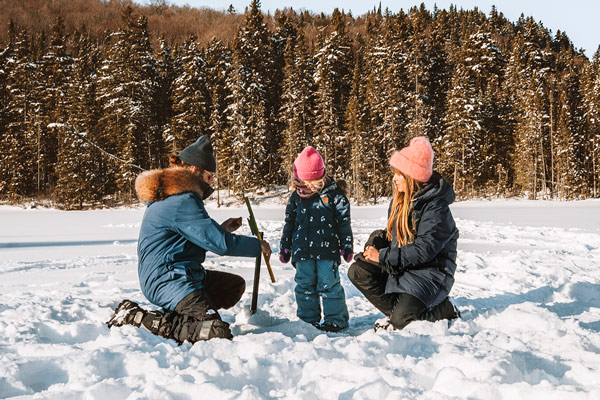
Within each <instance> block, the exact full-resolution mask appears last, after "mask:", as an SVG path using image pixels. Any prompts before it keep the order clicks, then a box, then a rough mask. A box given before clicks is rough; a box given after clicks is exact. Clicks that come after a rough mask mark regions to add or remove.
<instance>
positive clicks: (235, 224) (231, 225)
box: [221, 217, 242, 232]
mask: <svg viewBox="0 0 600 400" xmlns="http://www.w3.org/2000/svg"><path fill="white" fill-rule="evenodd" d="M221 226H222V227H223V229H225V230H226V231H227V232H233V231H236V230H237V229H238V228H239V227H240V226H242V217H238V218H229V219H228V220H227V221H225V222H223V223H222V224H221Z"/></svg>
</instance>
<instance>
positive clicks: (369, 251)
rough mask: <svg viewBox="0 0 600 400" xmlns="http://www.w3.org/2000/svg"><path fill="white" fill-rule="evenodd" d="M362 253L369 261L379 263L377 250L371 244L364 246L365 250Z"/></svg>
mask: <svg viewBox="0 0 600 400" xmlns="http://www.w3.org/2000/svg"><path fill="white" fill-rule="evenodd" d="M363 255H364V256H365V258H366V259H367V260H369V261H372V262H376V263H379V251H378V250H377V249H376V248H375V247H373V246H367V247H365V251H363Z"/></svg>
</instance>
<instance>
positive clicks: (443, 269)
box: [348, 137, 458, 329]
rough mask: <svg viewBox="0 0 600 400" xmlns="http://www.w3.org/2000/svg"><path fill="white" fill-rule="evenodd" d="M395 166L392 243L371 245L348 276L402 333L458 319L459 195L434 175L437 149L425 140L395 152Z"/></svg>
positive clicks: (389, 227)
mask: <svg viewBox="0 0 600 400" xmlns="http://www.w3.org/2000/svg"><path fill="white" fill-rule="evenodd" d="M390 165H391V166H392V169H393V172H394V178H393V182H394V199H393V200H392V203H391V205H390V208H389V211H388V223H387V229H386V231H385V239H387V240H383V243H382V241H381V240H379V242H378V243H377V244H376V245H373V243H369V242H367V246H366V248H365V251H364V252H363V254H362V256H360V255H359V256H357V259H360V260H359V261H356V262H355V263H354V264H352V265H351V266H350V269H349V270H348V277H349V278H350V280H351V281H352V283H354V285H355V286H356V287H357V288H358V289H359V290H360V291H361V292H362V293H363V294H364V295H365V297H366V298H367V299H368V300H369V301H370V302H371V303H373V305H374V306H375V307H377V308H378V309H379V310H380V311H381V312H383V313H384V314H385V315H386V316H387V317H388V321H387V323H386V324H384V326H386V325H389V324H391V325H392V326H393V327H394V328H396V329H402V328H404V327H405V326H406V325H408V324H409V323H410V322H411V321H415V320H427V321H437V320H440V319H453V318H456V317H457V316H458V315H457V313H456V312H455V308H454V306H453V305H452V303H451V302H450V300H449V299H448V294H449V292H450V289H451V288H452V285H453V284H454V272H455V271H456V242H457V240H458V230H457V229H456V226H455V224H454V218H453V217H452V213H451V212H450V208H449V207H448V205H449V204H451V203H452V202H453V201H454V190H453V189H452V187H451V186H450V185H449V184H448V183H447V182H446V181H445V180H444V178H442V177H441V176H440V175H439V174H438V173H437V172H433V171H432V165H433V149H432V148H431V144H430V143H429V140H427V138H425V137H417V138H414V139H413V140H412V141H411V142H410V145H409V146H408V147H405V148H404V149H402V150H400V151H396V152H394V154H393V155H392V157H391V159H390ZM374 234H375V235H371V236H378V235H376V232H374ZM380 239H381V237H380ZM380 326H381V325H378V324H376V326H375V328H376V329H377V328H378V327H380ZM386 327H387V326H386Z"/></svg>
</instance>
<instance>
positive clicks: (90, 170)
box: [55, 31, 112, 209]
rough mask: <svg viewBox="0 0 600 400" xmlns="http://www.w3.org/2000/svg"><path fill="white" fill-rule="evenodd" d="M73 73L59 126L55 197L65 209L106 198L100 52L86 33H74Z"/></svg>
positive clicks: (109, 178)
mask: <svg viewBox="0 0 600 400" xmlns="http://www.w3.org/2000/svg"><path fill="white" fill-rule="evenodd" d="M71 47H72V49H73V54H72V55H73V62H74V65H73V73H72V78H71V79H72V80H71V82H72V83H71V85H70V86H69V90H68V92H67V93H65V96H66V97H67V101H66V103H67V104H69V107H68V110H67V112H66V121H65V123H64V124H61V125H57V126H56V131H57V133H58V157H57V162H56V166H55V171H56V175H57V184H56V194H57V198H58V201H59V202H60V203H61V205H62V207H65V208H69V209H70V208H79V209H80V208H83V207H84V205H85V204H86V203H91V204H94V203H99V202H100V201H101V200H102V196H103V194H104V187H105V185H104V183H105V182H106V181H109V182H110V180H111V178H112V177H107V176H106V170H105V168H104V166H105V164H106V163H107V162H108V161H107V160H106V159H105V157H104V156H103V154H102V153H101V151H100V150H99V149H98V148H96V147H94V144H96V142H97V141H98V139H97V138H98V132H97V126H98V125H97V124H98V119H99V117H100V111H101V110H100V107H99V106H98V104H97V101H96V85H95V75H96V73H97V68H98V65H99V59H100V52H99V50H98V48H97V47H96V45H95V44H94V43H93V41H92V40H91V38H90V37H89V35H88V34H87V33H86V32H78V31H77V32H75V34H74V37H73V40H72V46H71Z"/></svg>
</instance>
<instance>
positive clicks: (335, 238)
mask: <svg viewBox="0 0 600 400" xmlns="http://www.w3.org/2000/svg"><path fill="white" fill-rule="evenodd" d="M352 245H353V237H352V227H351V226H350V202H349V201H348V198H346V195H345V194H344V192H343V191H342V190H340V188H339V187H338V184H337V182H336V181H335V179H333V178H327V180H326V181H325V186H324V187H323V189H322V190H321V191H320V192H318V193H315V194H314V195H312V196H311V197H309V198H306V199H303V198H301V197H300V196H299V195H298V193H297V192H296V191H295V190H294V192H293V193H292V195H291V196H290V199H289V200H288V203H287V206H286V208H285V225H284V227H283V234H282V236H281V241H280V244H279V248H280V251H281V250H283V249H290V250H291V254H292V262H293V263H295V262H296V261H302V260H311V259H313V260H335V261H337V263H338V264H339V263H340V250H345V251H347V252H353V250H352V248H353V246H352Z"/></svg>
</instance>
